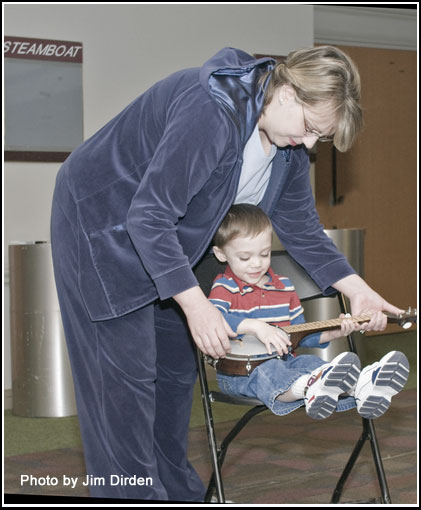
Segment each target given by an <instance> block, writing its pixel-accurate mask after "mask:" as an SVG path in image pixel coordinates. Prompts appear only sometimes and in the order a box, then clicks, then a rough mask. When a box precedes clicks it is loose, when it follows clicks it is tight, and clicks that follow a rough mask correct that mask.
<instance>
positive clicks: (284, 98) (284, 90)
mask: <svg viewBox="0 0 421 510" xmlns="http://www.w3.org/2000/svg"><path fill="white" fill-rule="evenodd" d="M279 100H280V102H281V104H283V103H286V102H288V101H292V100H295V90H294V89H293V88H292V87H291V86H290V85H287V84H286V83H284V84H283V85H282V86H281V88H280V90H279Z"/></svg>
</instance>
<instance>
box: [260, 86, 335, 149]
mask: <svg viewBox="0 0 421 510" xmlns="http://www.w3.org/2000/svg"><path fill="white" fill-rule="evenodd" d="M335 123H336V119H335V116H334V114H333V109H332V106H331V105H330V104H329V103H328V102H326V103H319V104H318V105H316V106H311V107H309V106H304V105H303V104H301V103H299V102H298V101H297V100H296V95H295V92H294V89H292V88H291V87H290V86H288V85H282V87H280V88H279V89H277V90H276V91H275V93H274V95H273V98H272V100H271V102H270V103H269V104H268V105H267V107H266V110H265V112H264V113H263V114H262V115H261V116H260V118H259V122H258V126H259V133H260V137H261V139H262V142H263V145H265V143H266V144H267V143H270V144H274V145H277V146H278V147H287V146H292V147H295V146H296V145H300V144H304V145H305V146H306V147H307V148H308V149H311V148H312V147H313V145H314V144H315V143H316V142H317V140H318V139H319V136H323V137H325V136H330V135H332V134H333V133H334V131H335ZM313 131H314V132H313Z"/></svg>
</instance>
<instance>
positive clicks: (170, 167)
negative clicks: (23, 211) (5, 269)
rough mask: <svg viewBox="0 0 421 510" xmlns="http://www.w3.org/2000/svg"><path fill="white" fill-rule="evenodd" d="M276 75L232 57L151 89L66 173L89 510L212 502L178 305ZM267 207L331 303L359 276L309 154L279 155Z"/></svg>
mask: <svg viewBox="0 0 421 510" xmlns="http://www.w3.org/2000/svg"><path fill="white" fill-rule="evenodd" d="M274 64H275V63H274V61H273V60H272V59H270V58H263V59H259V60H256V59H254V58H253V57H252V56H250V55H248V54H247V53H244V52H242V51H241V50H236V49H233V48H224V49H223V50H221V51H220V52H219V53H217V54H216V55H215V56H214V57H212V58H211V59H210V60H209V61H208V62H206V63H205V64H204V65H203V66H202V67H200V68H193V69H187V70H184V71H180V72H177V73H175V74H173V75H171V76H169V77H168V78H166V79H164V80H162V81H160V82H158V83H156V84H155V85H153V86H152V87H151V88H150V89H149V90H147V91H146V92H145V93H144V94H142V95H141V96H139V97H138V98H137V99H135V100H134V101H133V102H132V103H131V104H130V105H129V106H127V108H125V109H124V110H123V111H122V112H121V113H120V114H118V115H117V116H116V117H115V118H113V119H112V120H111V121H110V122H109V123H108V124H107V125H105V126H104V127H103V128H102V129H101V130H99V131H98V132H97V133H96V134H94V135H93V136H92V137H91V138H89V139H88V140H86V141H85V142H84V143H83V144H82V145H80V146H79V147H78V148H77V149H76V150H75V151H74V152H73V153H72V154H71V155H70V156H69V158H68V159H67V160H66V161H65V163H64V164H63V165H62V167H61V169H60V171H59V173H58V176H57V182H56V188H55V192H54V199H53V208H52V219H51V241H52V250H53V262H54V271H55V277H56V284H57V290H58V297H59V301H60V308H61V313H62V318H63V326H64V330H65V334H66V340H67V344H68V350H69V356H70V361H71V365H72V371H73V377H74V383H75V392H76V400H77V406H78V415H79V422H80V427H81V433H82V439H83V446H84V453H85V460H86V467H87V472H88V474H89V475H92V476H93V477H97V478H98V479H99V480H102V479H104V482H105V483H104V484H98V485H94V486H92V487H91V488H90V490H91V495H92V496H96V497H109V498H136V499H154V500H163V501H165V500H170V501H201V500H203V497H204V492H205V490H204V486H203V483H202V481H201V480H200V478H199V477H198V475H197V473H196V472H195V470H194V469H193V467H192V466H191V464H190V463H189V461H188V460H187V453H186V451H187V434H188V424H189V417H190V409H191V403H192V391H193V385H194V382H195V378H196V362H195V355H194V350H193V347H192V341H191V338H190V336H189V332H188V328H187V325H186V321H185V319H184V317H183V314H182V313H181V312H180V310H179V308H178V306H177V305H176V304H175V302H174V301H173V300H172V299H170V298H171V296H173V295H175V294H177V293H180V292H182V291H184V290H187V289H189V288H191V287H193V286H195V285H197V280H196V278H195V276H194V273H193V270H192V267H194V266H195V265H197V264H198V263H199V262H200V259H201V258H202V257H203V255H204V254H205V253H206V252H207V251H208V250H209V246H210V243H211V240H212V238H213V235H214V233H215V231H216V229H217V228H218V226H219V224H220V223H221V221H222V219H223V217H224V216H225V214H226V213H227V211H228V209H229V207H230V206H231V205H232V204H233V202H234V199H235V194H236V189H237V185H238V180H239V177H240V172H241V166H242V157H243V149H244V146H245V144H246V142H247V140H248V138H249V137H250V135H251V133H252V132H253V129H254V128H255V126H256V123H257V120H258V117H259V114H260V112H261V110H262V105H263V89H262V87H261V86H260V85H258V81H259V78H260V77H261V76H262V75H263V74H264V73H265V72H266V71H268V70H270V69H272V68H273V67H274ZM260 207H261V208H262V209H263V210H264V211H265V212H266V213H267V214H268V215H269V217H270V218H271V220H272V223H273V226H274V229H275V231H276V232H277V234H278V236H279V238H280V239H281V241H282V242H283V245H284V246H285V248H286V249H287V250H288V251H289V252H290V253H291V255H292V256H293V257H294V258H295V259H296V260H297V262H299V263H300V264H301V265H303V266H304V267H305V269H306V270H307V272H308V273H309V274H310V276H312V278H313V279H314V280H315V281H316V282H317V283H318V284H319V286H320V287H321V288H322V289H323V290H324V292H325V293H326V294H328V293H330V292H332V290H333V289H332V288H331V287H330V286H331V284H332V283H334V282H336V281H338V280H339V279H341V278H344V277H345V276H348V275H350V274H353V273H355V271H354V270H353V269H352V268H351V267H350V266H349V264H348V262H347V261H346V259H345V257H344V256H343V255H342V254H341V253H339V252H338V251H337V249H336V248H335V246H334V244H333V243H332V241H331V240H330V239H329V238H328V237H327V236H326V235H325V234H324V232H323V227H322V226H321V225H320V224H319V218H318V215H317V212H316V210H315V208H314V201H313V196H312V192H311V186H310V180H309V158H308V155H307V153H306V151H305V149H304V148H303V147H301V146H299V147H295V148H293V149H291V148H288V149H279V150H278V151H277V154H276V156H275V159H274V160H273V166H272V173H271V177H270V181H269V185H268V188H267V191H266V193H265V196H264V198H263V200H262V202H261V204H260ZM111 475H117V476H123V477H131V476H133V475H136V476H137V477H143V478H144V479H146V478H149V479H152V481H153V483H152V484H146V483H145V484H143V485H141V484H139V485H137V484H136V485H129V484H122V483H120V484H115V485H114V484H112V483H110V477H111ZM114 478H115V477H114Z"/></svg>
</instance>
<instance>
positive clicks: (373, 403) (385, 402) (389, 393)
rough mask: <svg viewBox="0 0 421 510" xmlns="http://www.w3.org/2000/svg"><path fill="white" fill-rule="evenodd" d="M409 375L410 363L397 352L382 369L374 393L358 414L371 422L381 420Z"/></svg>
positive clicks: (366, 400)
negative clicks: (376, 419)
mask: <svg viewBox="0 0 421 510" xmlns="http://www.w3.org/2000/svg"><path fill="white" fill-rule="evenodd" d="M408 375H409V362H408V360H407V358H406V356H405V355H404V354H402V353H401V352H395V353H394V354H392V356H391V357H390V358H389V359H388V360H387V361H386V363H385V364H384V365H383V366H382V367H381V369H380V371H379V373H378V375H377V379H376V381H375V383H374V386H373V391H372V393H371V394H370V395H369V396H368V397H367V398H366V399H365V400H364V401H363V402H361V405H360V406H359V408H358V413H359V414H360V415H361V416H362V417H363V418H367V419H369V420H372V419H375V418H379V417H380V416H382V415H383V414H384V413H385V412H386V411H387V410H388V409H389V406H390V403H391V400H392V397H393V395H396V394H397V393H399V392H400V391H401V390H402V389H403V387H404V386H405V384H406V381H407V380H408Z"/></svg>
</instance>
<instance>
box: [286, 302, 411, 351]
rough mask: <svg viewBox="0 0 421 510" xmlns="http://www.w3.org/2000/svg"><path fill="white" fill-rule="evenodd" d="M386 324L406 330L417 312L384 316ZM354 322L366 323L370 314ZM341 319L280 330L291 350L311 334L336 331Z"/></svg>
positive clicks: (355, 319)
mask: <svg viewBox="0 0 421 510" xmlns="http://www.w3.org/2000/svg"><path fill="white" fill-rule="evenodd" d="M385 315H386V317H387V321H388V322H393V323H397V324H399V325H400V326H401V327H403V328H404V329H407V328H408V327H410V326H411V325H412V323H414V322H416V321H417V310H416V309H415V310H413V309H411V308H409V309H408V311H406V312H405V313H403V314H400V315H391V314H385ZM351 319H352V320H353V321H354V322H357V323H358V324H362V323H364V322H368V321H369V320H370V319H371V315H370V314H365V315H359V316H357V317H351ZM341 322H342V319H339V318H338V319H328V320H323V321H315V322H305V323H304V324H293V325H290V326H283V327H282V328H281V329H282V330H283V331H285V333H287V334H288V335H289V337H290V340H291V343H292V348H293V349H295V348H296V347H297V345H298V344H299V342H300V341H301V339H302V338H304V337H305V336H307V335H310V334H311V333H319V332H321V331H329V330H330V329H336V328H340V327H341Z"/></svg>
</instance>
